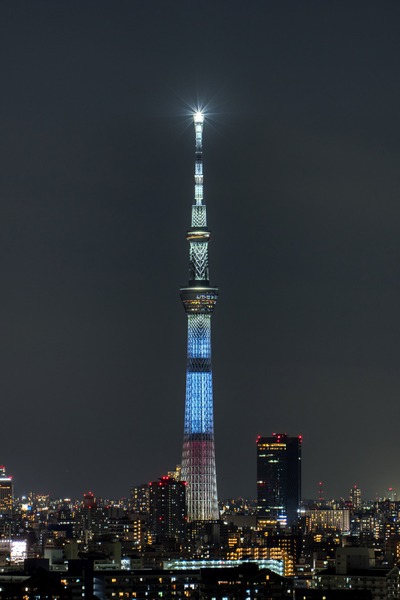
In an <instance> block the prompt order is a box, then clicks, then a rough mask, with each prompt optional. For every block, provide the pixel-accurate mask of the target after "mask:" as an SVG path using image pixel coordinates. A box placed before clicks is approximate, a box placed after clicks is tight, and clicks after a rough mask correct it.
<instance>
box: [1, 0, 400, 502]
mask: <svg viewBox="0 0 400 600" xmlns="http://www.w3.org/2000/svg"><path fill="white" fill-rule="evenodd" d="M0 16H1V22H2V24H3V32H2V36H1V42H0V43H1V48H2V52H1V54H0V56H1V58H0V60H1V71H2V79H3V86H2V88H3V89H2V95H1V98H0V107H1V108H0V123H1V136H0V152H1V157H0V164H1V177H0V211H1V215H0V241H1V248H2V251H1V254H0V257H1V258H0V273H1V277H2V295H1V303H2V315H3V316H2V328H1V331H2V335H1V344H0V349H1V363H2V367H3V368H2V377H1V388H0V389H1V397H2V406H3V411H2V415H3V416H2V437H1V444H0V464H4V465H6V466H7V472H8V473H9V474H12V475H13V476H14V481H15V488H16V492H17V494H22V493H26V492H28V491H30V490H34V491H38V492H39V491H40V492H43V493H49V494H50V495H52V496H71V497H80V496H82V493H83V492H84V491H87V490H89V489H92V490H93V491H94V492H95V493H96V495H98V496H104V497H120V496H127V495H129V490H130V488H131V487H132V486H133V485H138V484H140V483H142V482H147V481H150V480H154V479H157V478H158V477H159V476H161V475H163V474H165V473H166V472H167V471H168V470H170V469H172V468H174V467H175V464H176V463H179V462H180V460H181V448H182V438H183V411H184V398H185V367H186V317H185V314H184V311H183V309H182V306H181V302H180V299H179V288H180V286H181V285H184V284H186V282H187V279H188V262H189V261H188V248H187V242H186V240H185V235H186V231H187V228H188V227H189V225H190V209H191V204H192V201H193V163H194V137H193V129H192V120H191V117H190V113H191V111H192V110H193V109H197V108H199V107H200V108H204V109H205V114H206V122H205V129H204V165H205V166H204V170H205V201H206V203H207V208H208V223H209V227H210V229H211V231H212V239H211V242H210V276H211V282H212V284H214V285H216V286H218V287H219V290H220V298H219V302H218V306H217V308H216V310H215V313H214V315H213V333H212V335H213V375H214V409H215V441H216V462H217V475H218V492H219V497H220V498H224V497H236V496H245V497H250V498H254V497H255V495H256V473H255V466H256V458H255V457H256V444H255V442H256V437H257V435H258V434H261V435H266V436H267V435H271V434H272V432H287V433H288V434H290V435H299V434H302V436H303V440H304V443H303V496H304V497H306V498H307V497H316V494H317V484H318V481H320V480H323V481H324V484H325V495H326V497H334V496H336V497H338V496H341V495H343V496H347V495H348V492H349V489H350V487H351V486H352V485H353V484H354V483H357V484H358V485H359V486H360V488H361V489H362V491H363V496H365V497H369V498H375V497H376V496H381V495H383V494H384V492H385V490H387V488H388V487H393V488H394V489H396V490H399V491H400V476H399V474H398V459H399V454H400V448H399V443H398V434H397V421H398V418H397V417H398V413H399V409H398V398H399V393H400V377H399V369H398V364H399V357H400V356H399V355H400V351H399V333H400V317H399V308H398V307H399V277H398V274H399V266H398V265H399V262H400V260H399V259H400V248H399V235H398V232H399V229H400V211H399V200H398V196H399V183H400V181H399V168H398V164H399V144H398V140H399V137H400V122H399V111H398V106H399V104H400V89H399V85H398V83H397V73H398V56H399V44H400V42H399V37H398V22H399V17H400V6H399V4H398V3H395V2H386V3H384V4H382V5H378V4H377V3H375V2H369V1H363V2H360V1H354V2H350V3H339V2H331V3H329V4H328V3H321V2H317V1H314V0H312V1H310V2H307V3H300V2H295V1H282V2H279V3H278V2H261V1H258V0H257V1H255V2H253V3H251V6H249V4H247V3H244V2H239V1H236V0H233V1H230V2H225V1H221V2H218V3H215V2H210V1H208V0H206V1H205V2H202V3H201V6H200V7H199V5H198V4H197V3H195V2H192V1H186V2H183V1H177V2H161V1H159V0H156V1H155V2H152V3H139V2H136V1H133V2H132V1H130V2H128V1H123V0H122V1H120V2H117V3H110V2H106V1H103V0H96V1H89V0H84V1H83V2H82V1H79V2H78V1H76V0H70V1H69V2H57V3H54V2H51V1H44V0H37V1H36V2H35V3H32V2H27V1H26V0H22V1H21V2H18V3H12V4H9V5H5V4H4V5H3V6H2V7H1V9H0Z"/></svg>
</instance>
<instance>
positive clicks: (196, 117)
mask: <svg viewBox="0 0 400 600" xmlns="http://www.w3.org/2000/svg"><path fill="white" fill-rule="evenodd" d="M193 120H194V122H195V123H203V122H204V114H203V113H202V112H201V110H197V111H196V112H195V113H194V115H193Z"/></svg>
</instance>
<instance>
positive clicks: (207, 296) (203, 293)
mask: <svg viewBox="0 0 400 600" xmlns="http://www.w3.org/2000/svg"><path fill="white" fill-rule="evenodd" d="M217 299H218V288H212V287H206V286H193V287H185V288H181V300H182V303H183V306H184V307H185V311H186V312H187V313H190V314H211V313H212V312H213V310H214V308H215V305H216V303H217Z"/></svg>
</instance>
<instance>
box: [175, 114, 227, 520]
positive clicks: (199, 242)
mask: <svg viewBox="0 0 400 600" xmlns="http://www.w3.org/2000/svg"><path fill="white" fill-rule="evenodd" d="M203 123H204V115H203V114H202V113H201V112H197V113H195V115H194V127H195V132H196V161H195V171H194V182H195V185H194V204H193V206H192V223H191V227H190V229H189V231H188V232H187V236H186V239H187V240H188V242H189V245H190V251H189V256H190V269H189V284H188V286H187V287H184V288H181V299H182V302H183V306H184V308H185V311H186V314H187V316H188V348H187V369H186V403H185V429H184V440H183V455H182V479H183V480H184V481H186V482H187V494H186V503H187V516H188V519H189V521H211V520H217V519H219V511H218V499H217V477H216V470H215V449H214V415H213V386H212V370H211V314H212V312H213V310H214V307H215V304H216V302H217V296H218V290H217V288H214V287H211V286H210V280H209V272H208V241H209V238H210V232H209V230H208V228H207V213H206V206H205V204H203V156H202V150H203Z"/></svg>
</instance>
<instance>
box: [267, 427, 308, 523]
mask: <svg viewBox="0 0 400 600" xmlns="http://www.w3.org/2000/svg"><path fill="white" fill-rule="evenodd" d="M301 443H302V438H301V436H298V437H289V436H288V435H286V434H285V433H274V434H273V435H272V437H258V439H257V522H258V525H259V526H261V527H263V526H271V527H274V526H286V525H287V526H293V525H294V524H295V523H296V521H297V518H298V512H299V509H300V502H301Z"/></svg>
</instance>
